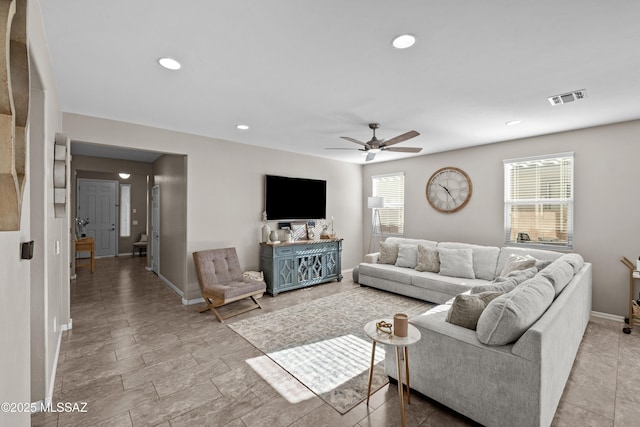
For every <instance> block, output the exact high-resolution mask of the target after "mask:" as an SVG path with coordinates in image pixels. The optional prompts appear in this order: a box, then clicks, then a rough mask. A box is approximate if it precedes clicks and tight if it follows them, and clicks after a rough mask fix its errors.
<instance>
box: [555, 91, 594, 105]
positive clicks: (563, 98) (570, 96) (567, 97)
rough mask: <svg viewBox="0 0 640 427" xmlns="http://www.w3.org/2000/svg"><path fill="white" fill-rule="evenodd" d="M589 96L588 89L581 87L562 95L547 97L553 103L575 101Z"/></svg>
mask: <svg viewBox="0 0 640 427" xmlns="http://www.w3.org/2000/svg"><path fill="white" fill-rule="evenodd" d="M586 97H587V90H586V89H580V90H574V91H573V92H569V93H563V94H562V95H554V96H550V97H549V98H547V99H548V100H549V103H550V104H551V105H560V104H567V103H569V102H573V101H580V100H581V99H584V98H586Z"/></svg>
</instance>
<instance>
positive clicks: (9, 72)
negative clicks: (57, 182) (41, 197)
mask: <svg viewBox="0 0 640 427" xmlns="http://www.w3.org/2000/svg"><path fill="white" fill-rule="evenodd" d="M0 26H1V28H0V231H15V230H19V229H20V211H21V207H22V195H23V193H24V185H25V182H26V178H27V177H26V161H27V159H26V153H27V149H26V148H27V134H26V128H27V121H28V119H29V85H30V82H29V52H28V50H27V0H2V1H0ZM7 38H9V40H7ZM7 48H8V50H9V52H7Z"/></svg>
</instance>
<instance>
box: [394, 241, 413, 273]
mask: <svg viewBox="0 0 640 427" xmlns="http://www.w3.org/2000/svg"><path fill="white" fill-rule="evenodd" d="M417 259H418V245H403V244H401V245H400V246H399V247H398V258H397V259H396V267H408V268H416V263H417Z"/></svg>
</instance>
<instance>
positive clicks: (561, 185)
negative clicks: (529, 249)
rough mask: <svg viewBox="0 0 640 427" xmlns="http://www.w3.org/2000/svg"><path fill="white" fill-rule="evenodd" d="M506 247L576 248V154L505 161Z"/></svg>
mask: <svg viewBox="0 0 640 427" xmlns="http://www.w3.org/2000/svg"><path fill="white" fill-rule="evenodd" d="M504 183H505V188H504V198H505V203H504V223H505V244H516V245H536V246H545V247H551V248H556V249H558V248H568V249H570V248H572V247H573V153H561V154H553V155H548V156H539V157H528V158H521V159H511V160H505V161H504Z"/></svg>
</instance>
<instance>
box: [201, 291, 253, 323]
mask: <svg viewBox="0 0 640 427" xmlns="http://www.w3.org/2000/svg"><path fill="white" fill-rule="evenodd" d="M249 298H251V300H252V301H253V302H254V303H255V304H254V305H252V306H251V307H245V308H241V309H239V310H236V311H232V312H230V313H228V314H226V315H225V316H222V315H221V314H220V313H219V312H218V310H216V308H219V307H222V306H223V305H225V304H224V303H218V304H216V303H215V301H213V300H211V299H210V298H204V302H205V305H203V306H200V307H198V308H196V311H197V312H198V313H203V312H205V311H207V310H211V311H212V312H213V314H215V316H216V318H217V319H218V321H219V322H220V323H224V319H228V318H229V317H233V316H237V315H238V314H242V313H246V312H247V311H251V310H254V309H256V308H260V309H262V305H260V303H259V302H258V301H257V300H256V298H255V296H254V295H250V296H249Z"/></svg>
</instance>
